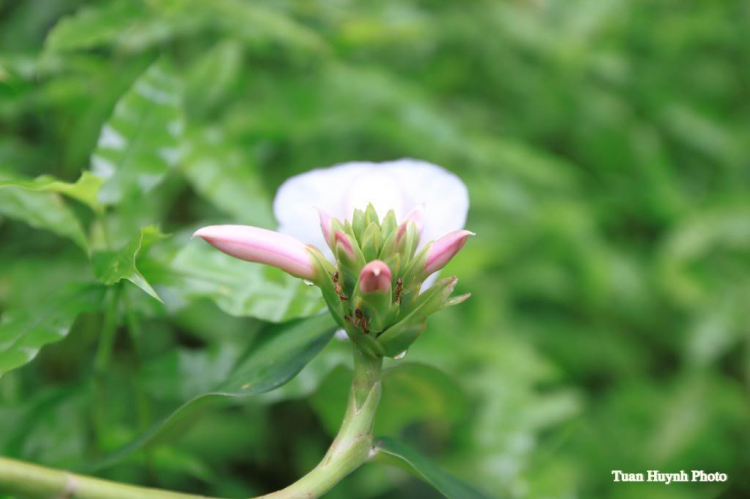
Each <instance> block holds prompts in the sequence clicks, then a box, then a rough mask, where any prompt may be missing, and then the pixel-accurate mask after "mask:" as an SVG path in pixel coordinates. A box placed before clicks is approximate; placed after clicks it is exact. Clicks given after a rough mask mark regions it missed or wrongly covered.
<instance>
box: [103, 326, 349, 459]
mask: <svg viewBox="0 0 750 499" xmlns="http://www.w3.org/2000/svg"><path fill="white" fill-rule="evenodd" d="M334 330H335V324H334V323H333V320H332V319H331V318H330V316H328V314H321V315H317V316H315V317H310V318H307V319H300V320H296V321H292V322H287V323H285V324H279V325H274V326H272V327H270V328H269V329H268V330H266V331H263V332H261V333H260V334H261V335H262V336H261V338H260V341H259V343H258V344H257V345H254V346H253V347H252V348H251V349H250V353H249V355H248V356H247V357H246V358H244V359H243V360H241V361H240V362H239V363H238V364H237V365H236V366H235V368H234V369H233V371H232V373H231V374H230V375H229V376H228V377H227V378H226V379H224V380H223V381H222V382H220V383H218V384H216V386H215V387H214V389H213V390H211V391H207V392H205V393H200V394H196V395H195V396H194V397H193V398H192V399H190V400H188V401H186V402H185V403H184V404H183V405H182V406H180V407H179V408H177V409H176V410H175V411H174V412H173V413H172V414H170V415H169V416H167V417H166V418H164V419H163V420H161V421H160V422H158V423H157V424H156V425H154V426H153V427H152V428H151V429H150V430H148V431H147V432H146V433H144V434H143V435H141V436H140V437H139V438H137V439H136V440H134V441H132V442H131V443H130V444H128V445H126V446H125V447H122V448H121V449H119V450H118V451H115V452H114V453H112V454H110V455H109V456H106V457H104V458H103V459H101V460H100V461H99V462H97V463H94V464H93V465H92V466H90V468H89V469H90V470H99V469H102V468H106V467H108V466H111V465H113V464H115V463H117V462H119V461H120V460H122V459H124V458H125V457H127V456H129V455H130V454H132V453H133V452H135V451H136V450H138V449H140V448H143V447H152V446H155V445H157V444H158V443H159V442H163V441H165V440H167V439H168V438H170V437H171V436H174V435H176V434H179V433H181V432H183V431H185V429H186V428H187V426H189V425H190V424H191V422H192V421H193V419H194V418H195V417H196V415H197V414H198V412H199V411H200V409H201V408H206V407H207V406H209V405H212V404H215V403H217V402H220V401H230V400H232V399H240V398H244V397H249V396H252V395H258V394H261V393H266V392H269V391H271V390H273V389H275V388H277V387H279V386H281V385H283V384H284V383H286V382H288V381H289V380H291V379H292V378H294V377H295V376H296V375H297V374H298V373H299V372H300V371H301V370H302V368H303V367H305V365H307V363H308V362H310V361H311V360H312V359H313V358H314V357H315V356H316V355H317V354H318V353H320V352H321V351H322V350H323V348H325V346H326V345H327V344H328V342H329V341H330V339H331V337H332V336H333V332H334ZM194 375H195V376H202V375H203V374H202V373H199V372H198V373H194Z"/></svg>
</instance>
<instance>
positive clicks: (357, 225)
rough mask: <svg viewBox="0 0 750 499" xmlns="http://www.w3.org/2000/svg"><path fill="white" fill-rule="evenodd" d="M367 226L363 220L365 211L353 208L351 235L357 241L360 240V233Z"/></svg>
mask: <svg viewBox="0 0 750 499" xmlns="http://www.w3.org/2000/svg"><path fill="white" fill-rule="evenodd" d="M365 228H367V222H366V221H365V212H364V211H362V210H360V209H356V210H354V216H353V217H352V223H351V231H352V235H353V236H354V238H355V239H356V240H357V241H362V234H363V233H364V231H365Z"/></svg>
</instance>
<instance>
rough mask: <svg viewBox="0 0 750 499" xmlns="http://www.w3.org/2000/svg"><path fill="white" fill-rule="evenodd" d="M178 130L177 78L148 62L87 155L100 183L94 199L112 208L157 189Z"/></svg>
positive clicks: (174, 156) (173, 157) (172, 157)
mask: <svg viewBox="0 0 750 499" xmlns="http://www.w3.org/2000/svg"><path fill="white" fill-rule="evenodd" d="M183 130H184V121H183V116H182V108H181V106H180V91H179V84H178V80H177V78H176V77H175V76H174V74H172V71H171V69H170V67H169V66H168V65H167V64H166V63H165V62H164V61H157V62H155V63H153V64H152V65H151V66H150V67H149V68H148V69H147V70H146V72H145V73H144V74H143V75H141V76H140V77H139V78H138V79H137V80H136V81H135V83H134V84H133V85H132V87H131V88H130V90H128V91H127V92H126V93H125V95H124V96H123V97H121V98H120V100H119V101H118V102H117V105H116V106H115V110H114V113H113V114H112V116H111V117H110V119H109V121H107V123H106V124H105V125H104V126H103V127H102V131H101V133H100V135H99V142H98V143H97V146H96V150H95V151H94V153H93V155H92V157H91V164H92V168H93V170H94V173H95V174H96V175H98V176H99V177H101V178H103V179H104V185H103V186H102V190H101V192H100V194H99V200H100V201H101V202H102V203H104V204H108V205H111V204H117V203H119V202H121V201H122V200H123V199H124V198H128V197H131V196H136V197H137V196H138V195H140V194H145V193H147V192H149V191H150V190H151V189H153V188H154V187H155V186H156V185H158V184H159V183H160V182H161V181H162V179H163V178H164V176H165V175H166V174H167V172H168V171H169V170H170V168H171V167H172V166H173V165H174V164H175V163H176V162H177V160H178V159H179V156H180V150H179V145H180V139H181V137H182V133H183Z"/></svg>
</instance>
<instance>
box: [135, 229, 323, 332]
mask: <svg viewBox="0 0 750 499" xmlns="http://www.w3.org/2000/svg"><path fill="white" fill-rule="evenodd" d="M185 240H186V238H184V237H181V238H175V239H173V241H172V243H173V244H179V243H180V242H183V241H185ZM155 249H156V248H155ZM175 251H176V254H175V256H174V257H173V258H170V257H169V255H163V254H162V255H159V256H157V258H156V259H153V260H152V259H151V255H149V257H148V261H144V263H143V265H142V269H143V272H144V275H146V276H147V277H148V279H149V281H150V282H152V283H154V286H155V287H156V288H157V289H159V294H160V296H162V297H163V298H164V301H165V303H166V304H167V306H168V307H170V308H172V309H179V308H182V307H184V306H186V305H187V304H188V303H190V302H191V301H193V300H197V299H202V298H206V299H210V300H212V301H214V302H215V303H216V304H217V305H218V306H219V308H221V309H222V310H223V311H224V312H226V313H228V314H230V315H235V316H243V317H255V318H258V319H262V320H264V321H270V322H283V321H287V320H290V319H294V318H298V317H309V316H311V315H315V314H317V313H319V312H321V311H322V310H324V308H325V304H324V303H323V299H322V298H321V296H320V291H319V290H318V288H315V287H312V286H305V285H304V284H303V283H302V282H301V281H300V280H299V279H295V278H293V277H291V276H289V275H288V274H286V273H284V272H283V271H281V270H279V269H276V268H273V267H269V266H266V265H260V264H255V263H248V262H243V261H241V260H238V259H236V258H232V257H231V256H228V255H225V254H224V253H221V252H220V251H216V250H215V249H214V248H212V247H211V246H209V245H208V244H205V243H204V242H203V241H198V240H187V242H185V243H184V247H182V248H180V249H175Z"/></svg>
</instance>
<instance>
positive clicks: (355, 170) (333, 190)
mask: <svg viewBox="0 0 750 499" xmlns="http://www.w3.org/2000/svg"><path fill="white" fill-rule="evenodd" d="M369 203H372V204H373V206H374V207H375V209H376V210H377V212H378V215H379V216H380V217H381V218H382V217H384V216H385V214H386V213H387V212H388V210H393V211H394V212H395V214H396V219H397V220H398V221H399V222H400V221H402V220H403V219H404V218H405V217H406V216H407V215H408V214H409V213H410V212H411V211H412V210H414V209H415V208H419V207H421V208H422V209H423V215H422V216H423V219H422V224H423V225H422V237H421V238H420V240H421V241H422V244H425V243H427V242H430V241H433V240H437V239H438V238H440V237H441V236H444V235H445V234H448V233H449V232H453V231H456V230H458V229H461V228H463V226H464V223H466V214H467V212H468V210H469V194H468V191H467V189H466V186H465V185H464V183H463V182H462V181H461V179H459V178H458V177H457V176H456V175H454V174H453V173H451V172H449V171H447V170H445V169H444V168H441V167H439V166H437V165H433V164H432V163H427V162H426V161H418V160H414V159H401V160H398V161H388V162H384V163H370V162H354V163H345V164H342V165H337V166H333V167H330V168H323V169H318V170H312V171H310V172H307V173H303V174H300V175H297V176H295V177H291V178H289V179H288V180H286V181H285V182H284V183H283V184H282V185H281V187H280V188H279V190H278V192H277V193H276V199H275V200H274V213H275V215H276V219H277V220H278V221H279V229H278V230H279V232H282V233H285V234H289V235H291V236H294V237H296V238H297V239H299V240H301V241H303V242H305V243H310V244H313V245H315V246H316V247H318V248H320V249H321V250H322V251H324V252H325V253H326V256H328V257H329V258H332V257H333V255H332V253H331V251H330V249H329V248H328V245H327V244H326V242H325V240H324V237H323V234H322V232H321V230H320V223H319V215H318V211H317V210H323V211H324V212H326V213H327V214H328V215H330V216H332V217H334V218H338V219H339V220H351V217H352V214H353V213H354V210H355V209H356V208H359V209H362V210H364V209H365V208H367V205H368V204H369Z"/></svg>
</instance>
